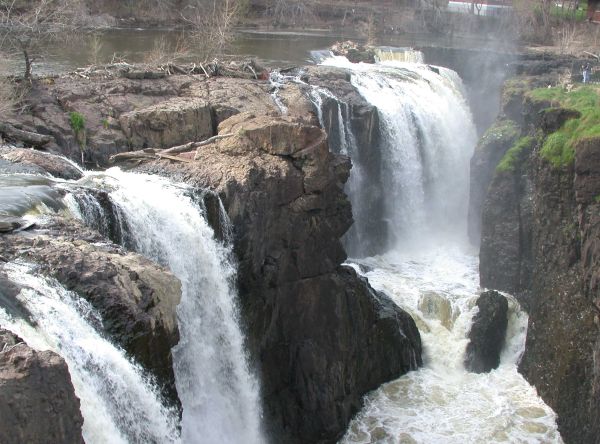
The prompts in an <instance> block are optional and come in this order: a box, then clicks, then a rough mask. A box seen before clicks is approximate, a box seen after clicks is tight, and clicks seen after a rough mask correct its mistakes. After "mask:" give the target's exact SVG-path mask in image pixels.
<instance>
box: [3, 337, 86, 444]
mask: <svg viewBox="0 0 600 444" xmlns="http://www.w3.org/2000/svg"><path fill="white" fill-rule="evenodd" d="M82 425H83V417H82V416H81V412H80V410H79V399H78V398H77V396H76V395H75V389H74V388H73V384H72V382H71V377H70V375H69V370H68V368H67V364H66V363H65V361H64V360H63V359H62V358H61V357H60V356H59V355H57V354H56V353H54V352H51V351H36V350H33V349H32V348H30V347H29V346H28V345H27V344H25V343H24V342H23V341H22V340H21V339H20V338H19V337H18V336H16V335H14V334H12V333H11V332H9V331H7V330H3V329H2V328H0V442H3V443H31V444H44V443H49V442H55V443H59V442H62V443H73V444H75V443H81V444H83V442H84V441H83V437H82V435H81V427H82Z"/></svg>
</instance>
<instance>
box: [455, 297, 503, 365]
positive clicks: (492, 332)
mask: <svg viewBox="0 0 600 444" xmlns="http://www.w3.org/2000/svg"><path fill="white" fill-rule="evenodd" d="M477 308H478V309H479V311H478V312H477V314H476V315H475V317H474V319H473V325H472V326H471V331H470V332H469V344H468V345H467V352H466V355H465V367H466V368H467V370H469V371H471V372H474V373H485V372H489V371H491V370H493V369H495V368H497V367H498V365H500V353H501V352H502V347H503V346H504V341H505V338H506V327H507V325H508V301H507V300H506V298H505V297H504V296H502V295H501V294H500V293H498V292H497V291H493V290H491V291H486V292H484V293H481V295H480V296H479V299H477Z"/></svg>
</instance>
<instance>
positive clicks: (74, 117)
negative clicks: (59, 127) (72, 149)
mask: <svg viewBox="0 0 600 444" xmlns="http://www.w3.org/2000/svg"><path fill="white" fill-rule="evenodd" d="M69 122H70V123H71V128H72V129H73V131H74V132H75V134H77V133H80V132H81V131H83V130H84V129H85V117H83V114H81V113H78V112H77V111H73V112H71V113H69Z"/></svg>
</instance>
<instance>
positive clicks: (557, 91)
mask: <svg viewBox="0 0 600 444" xmlns="http://www.w3.org/2000/svg"><path fill="white" fill-rule="evenodd" d="M528 96H529V97H530V98H531V99H532V100H534V101H546V102H549V103H550V104H551V106H552V107H561V108H569V109H574V110H576V111H579V113H580V114H581V117H579V118H573V119H569V120H567V121H566V122H565V123H564V124H563V125H562V126H561V127H560V129H559V130H558V131H555V132H554V133H552V134H550V135H548V137H546V140H545V142H544V145H543V146H542V149H541V151H540V153H541V155H542V157H543V158H544V159H546V160H548V161H549V162H550V163H552V165H553V166H555V167H557V168H559V167H562V166H567V165H570V164H572V163H573V160H574V159H575V146H576V145H577V143H578V142H579V141H580V140H583V139H588V138H592V137H598V136H600V97H599V96H598V89H597V88H596V87H593V86H580V87H578V88H576V89H573V90H571V91H565V90H564V89H562V88H560V87H556V88H539V89H535V90H533V91H531V92H530V93H528Z"/></svg>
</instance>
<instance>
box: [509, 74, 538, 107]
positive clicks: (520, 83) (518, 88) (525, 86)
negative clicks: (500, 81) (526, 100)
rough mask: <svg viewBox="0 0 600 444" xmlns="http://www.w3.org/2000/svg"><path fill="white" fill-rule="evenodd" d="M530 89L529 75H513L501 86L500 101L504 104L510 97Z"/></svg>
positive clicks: (518, 95) (520, 94)
mask: <svg viewBox="0 0 600 444" xmlns="http://www.w3.org/2000/svg"><path fill="white" fill-rule="evenodd" d="M530 89H531V84H530V78H529V77H515V78H512V79H509V80H507V81H506V82H504V86H503V87H502V103H503V104H504V105H506V104H507V103H509V102H510V101H511V100H512V99H514V98H518V97H520V96H523V95H524V94H525V92H527V91H529V90H530Z"/></svg>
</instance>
